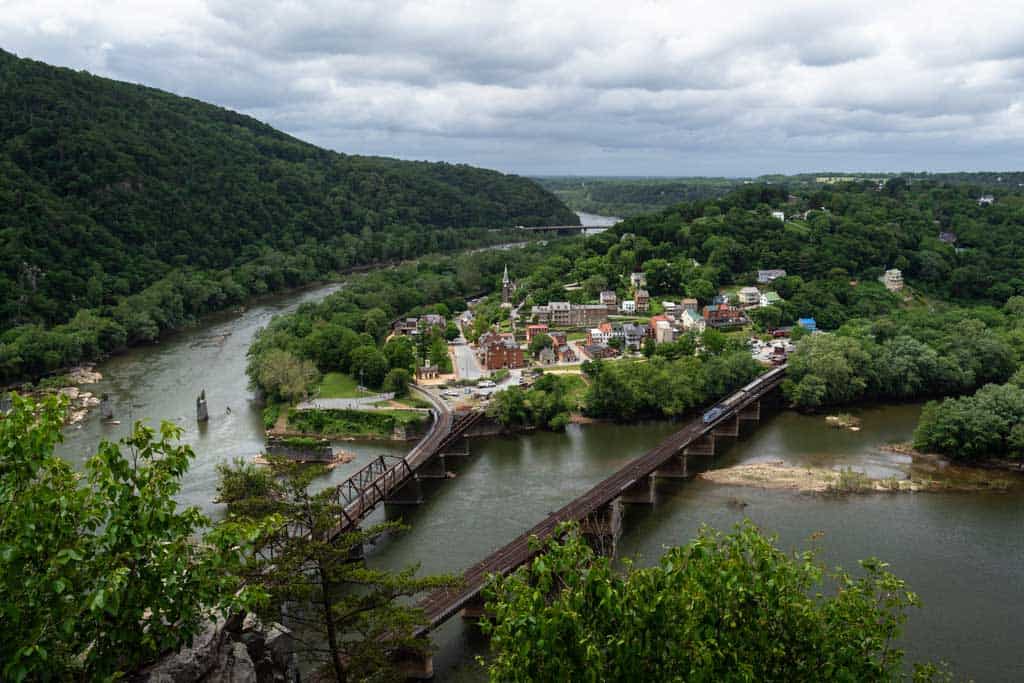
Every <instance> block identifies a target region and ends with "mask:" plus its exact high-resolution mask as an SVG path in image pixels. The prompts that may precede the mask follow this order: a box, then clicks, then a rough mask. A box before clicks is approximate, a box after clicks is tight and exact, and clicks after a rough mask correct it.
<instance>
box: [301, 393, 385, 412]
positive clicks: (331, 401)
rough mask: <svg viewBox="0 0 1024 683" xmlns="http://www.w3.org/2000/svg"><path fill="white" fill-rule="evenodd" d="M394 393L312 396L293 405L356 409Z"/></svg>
mask: <svg viewBox="0 0 1024 683" xmlns="http://www.w3.org/2000/svg"><path fill="white" fill-rule="evenodd" d="M394 397H395V395H394V394H376V395H375V396H364V397H362V398H314V399H313V400H312V401H303V402H302V403H300V404H299V405H297V406H295V409H296V410H358V409H360V408H366V407H372V406H373V404H374V403H377V402H379V401H390V400H391V399H393V398H394Z"/></svg>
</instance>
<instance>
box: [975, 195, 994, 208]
mask: <svg viewBox="0 0 1024 683" xmlns="http://www.w3.org/2000/svg"><path fill="white" fill-rule="evenodd" d="M995 201H996V198H995V197H993V196H992V195H990V194H983V195H981V196H980V197H978V206H992V205H993V204H995Z"/></svg>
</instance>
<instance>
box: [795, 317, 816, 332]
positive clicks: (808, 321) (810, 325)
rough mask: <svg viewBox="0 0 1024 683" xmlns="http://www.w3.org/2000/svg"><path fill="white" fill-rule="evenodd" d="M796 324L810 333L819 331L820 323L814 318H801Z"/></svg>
mask: <svg viewBox="0 0 1024 683" xmlns="http://www.w3.org/2000/svg"><path fill="white" fill-rule="evenodd" d="M796 324H797V325H799V326H800V327H802V328H804V329H805V330H807V331H808V332H816V331H817V330H818V323H817V321H816V320H815V319H814V318H800V319H799V320H797V321H796Z"/></svg>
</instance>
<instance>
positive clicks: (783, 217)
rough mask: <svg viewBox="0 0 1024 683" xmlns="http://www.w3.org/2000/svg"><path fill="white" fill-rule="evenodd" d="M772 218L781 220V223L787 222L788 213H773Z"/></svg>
mask: <svg viewBox="0 0 1024 683" xmlns="http://www.w3.org/2000/svg"><path fill="white" fill-rule="evenodd" d="M772 218H775V219H777V220H780V221H785V220H786V212H785V211H772Z"/></svg>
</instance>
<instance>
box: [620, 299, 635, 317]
mask: <svg viewBox="0 0 1024 683" xmlns="http://www.w3.org/2000/svg"><path fill="white" fill-rule="evenodd" d="M621 310H622V312H623V313H625V314H626V315H633V314H634V313H636V302H635V301H633V300H632V299H626V300H625V301H623V302H622V306H621Z"/></svg>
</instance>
